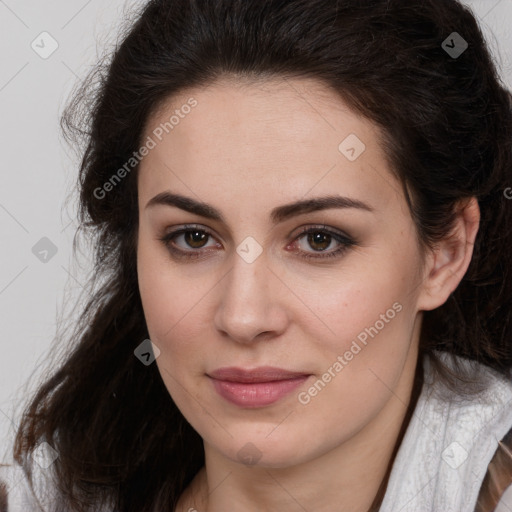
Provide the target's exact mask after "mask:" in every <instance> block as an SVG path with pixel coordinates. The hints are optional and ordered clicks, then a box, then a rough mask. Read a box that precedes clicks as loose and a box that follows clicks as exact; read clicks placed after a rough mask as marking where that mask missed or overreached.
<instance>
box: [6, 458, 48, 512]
mask: <svg viewBox="0 0 512 512" xmlns="http://www.w3.org/2000/svg"><path fill="white" fill-rule="evenodd" d="M0 512H47V511H46V510H45V509H44V508H43V506H42V504H41V503H40V502H39V500H38V499H37V498H36V496H35V494H34V491H33V489H32V486H31V485H30V482H29V479H28V476H27V475H26V473H25V472H24V471H23V469H22V468H21V467H20V466H19V465H17V464H15V463H11V464H5V463H3V464H0Z"/></svg>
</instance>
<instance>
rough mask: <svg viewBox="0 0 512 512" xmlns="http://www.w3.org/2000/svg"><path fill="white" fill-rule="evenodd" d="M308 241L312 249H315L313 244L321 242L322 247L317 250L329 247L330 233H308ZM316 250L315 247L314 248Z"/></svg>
mask: <svg viewBox="0 0 512 512" xmlns="http://www.w3.org/2000/svg"><path fill="white" fill-rule="evenodd" d="M308 242H309V243H310V244H311V245H312V246H313V249H315V247H314V245H315V244H321V245H322V247H320V248H319V249H318V250H322V249H326V248H327V247H329V244H330V243H331V235H327V234H325V233H319V232H317V233H309V235H308ZM315 250H317V249H315Z"/></svg>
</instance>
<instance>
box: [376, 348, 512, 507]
mask: <svg viewBox="0 0 512 512" xmlns="http://www.w3.org/2000/svg"><path fill="white" fill-rule="evenodd" d="M437 355H438V356H439V357H441V358H442V359H443V361H444V362H445V364H446V365H447V366H450V367H452V365H451V363H450V361H449V359H448V358H447V357H446V354H445V353H442V352H437ZM456 359H457V360H458V361H460V362H461V364H463V365H464V366H465V367H468V368H469V367H470V365H472V364H473V365H474V363H470V362H469V361H468V360H467V359H463V358H456ZM423 363H424V365H423V367H424V371H425V373H424V375H425V384H424V386H423V389H422V392H421V394H420V396H419V398H418V402H417V404H416V407H415V410H414V414H413V416H412V418H411V421H410V423H409V425H408V427H407V431H406V433H405V435H404V438H403V440H402V443H401V445H400V448H399V450H398V453H397V456H396V459H395V461H394V463H393V467H392V470H391V474H390V477H389V481H388V485H387V489H386V494H385V496H384V500H383V502H382V504H381V507H380V510H379V512H474V509H475V506H476V503H477V499H478V494H479V491H480V486H481V484H482V481H483V479H484V477H485V474H486V472H487V466H488V465H489V462H490V461H491V459H492V458H493V456H494V453H495V452H496V449H497V448H498V441H500V440H501V439H502V438H503V437H504V436H505V434H507V432H508V431H509V430H510V429H511V428H512V382H511V381H510V380H507V379H505V378H504V377H502V376H500V375H499V374H498V373H497V372H494V371H493V370H491V369H489V368H488V367H486V366H482V365H478V366H479V368H480V369H481V370H482V373H483V375H484V376H485V378H486V380H487V387H486V389H485V391H484V392H482V393H481V394H479V395H478V396H476V397H473V398H472V399H471V400H469V401H466V400H461V399H460V398H458V396H457V395H455V394H454V393H451V392H449V391H448V390H447V389H446V388H445V387H444V386H441V385H440V383H438V382H433V377H432V373H431V371H430V362H429V360H428V359H424V362H423ZM511 511H512V488H511V487H508V488H507V491H506V493H505V494H504V495H503V496H502V498H501V500H500V503H499V505H498V507H497V508H496V512H511Z"/></svg>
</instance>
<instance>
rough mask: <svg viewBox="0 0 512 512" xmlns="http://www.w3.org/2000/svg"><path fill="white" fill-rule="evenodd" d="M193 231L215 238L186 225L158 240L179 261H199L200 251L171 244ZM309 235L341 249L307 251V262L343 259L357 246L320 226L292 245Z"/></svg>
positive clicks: (313, 227)
mask: <svg viewBox="0 0 512 512" xmlns="http://www.w3.org/2000/svg"><path fill="white" fill-rule="evenodd" d="M191 231H199V232H201V233H204V234H206V235H207V236H209V237H212V238H213V235H212V234H211V233H209V232H208V231H207V230H206V229H203V228H201V227H200V226H196V225H186V226H183V227H182V228H179V229H177V230H175V231H172V232H170V233H167V234H165V235H164V236H162V237H159V238H158V240H160V241H161V242H162V243H163V244H164V246H165V247H166V248H167V249H168V250H169V252H171V253H172V254H173V256H174V257H176V258H178V259H183V258H185V259H198V258H200V257H201V255H200V253H199V252H200V251H199V250H194V249H192V250H190V251H184V250H182V249H177V248H176V247H175V246H173V245H172V244H171V242H172V241H173V239H174V238H176V237H177V236H179V235H182V234H184V233H189V232H191ZM309 233H322V234H326V235H329V236H331V237H332V238H333V239H334V240H335V241H336V242H338V243H339V244H341V247H339V248H338V249H336V250H334V251H331V252H325V253H324V252H322V251H319V252H317V253H316V254H314V253H308V252H305V251H300V252H302V253H303V254H302V256H301V258H304V259H305V260H325V259H327V258H336V257H341V256H342V255H343V254H344V253H345V251H347V250H348V249H349V248H350V247H352V246H354V245H356V241H355V240H353V239H351V238H349V237H348V236H346V235H343V234H341V233H338V232H336V231H332V230H331V229H328V228H327V227H326V226H323V225H318V226H310V227H305V228H303V229H302V230H301V232H300V233H299V234H298V235H297V236H296V237H295V239H294V240H293V242H292V243H294V242H296V241H297V240H299V239H300V238H301V237H303V236H305V235H307V234H309Z"/></svg>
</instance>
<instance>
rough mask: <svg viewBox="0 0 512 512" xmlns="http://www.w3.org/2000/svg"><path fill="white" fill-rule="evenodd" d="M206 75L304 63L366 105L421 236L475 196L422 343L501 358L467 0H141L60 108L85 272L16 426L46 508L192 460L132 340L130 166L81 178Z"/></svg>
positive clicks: (97, 498) (151, 484)
mask: <svg viewBox="0 0 512 512" xmlns="http://www.w3.org/2000/svg"><path fill="white" fill-rule="evenodd" d="M453 32H457V33H458V34H459V35H460V36H461V37H462V38H463V39H464V40H465V41H467V43H468V48H467V49H466V50H465V51H464V52H463V53H462V54H461V55H459V56H457V57H454V56H453V55H450V54H449V53H447V51H445V49H444V48H443V47H442V43H443V41H444V40H446V38H447V37H448V36H450V35H451V34H452V33H453ZM221 77H232V78H234V79H235V78H239V79H248V80H256V79H265V78H271V77H281V78H293V77H303V78H306V77H307V78H314V79H316V80H319V81H322V82H323V83H324V84H326V85H328V86H329V87H331V88H332V89H333V90H334V91H336V92H337V93H339V95H340V97H341V98H343V99H344V100H345V101H346V102H348V104H349V105H350V106H351V107H352V108H353V109H355V110H356V111H357V112H359V113H361V114H362V115H364V116H365V117H367V118H368V119H370V120H371V121H373V122H374V123H376V124H377V125H378V126H379V127H380V128H381V129H382V133H383V136H384V139H383V148H384V150H385V152H386V155H387V157H388V158H389V161H390V163H391V167H392V169H393V170H394V172H395V173H396V176H397V177H398V178H399V179H400V181H401V183H402V184H403V185H404V190H405V191H408V192H410V197H409V196H408V199H409V202H410V207H411V215H412V217H413V219H414V221H415V223H416V226H417V232H418V240H419V241H420V242H421V244H422V246H423V247H425V249H427V248H431V247H434V246H435V244H436V242H438V241H439V240H441V239H443V238H445V237H446V236H447V235H448V234H449V232H450V229H451V227H452V223H453V220H454V211H455V208H456V206H457V204H459V203H460V201H463V200H465V199H467V198H470V197H476V198H477V199H478V203H479V206H480V209H481V224H480V230H479V232H478V236H477V240H476V243H475V246H474V255H473V259H472V262H471V265H470V268H469V270H468V272H467V274H466V276H465V277H464V279H463V281H462V282H461V284H460V286H459V287H458V288H457V289H456V290H455V291H454V292H453V294H452V295H451V296H450V298H449V299H448V301H447V302H446V303H445V304H444V305H443V306H442V307H439V308H438V309H436V310H434V311H430V312H426V313H425V318H424V324H423V328H422V332H421V340H420V353H421V355H424V354H427V355H428V356H429V357H431V358H432V360H434V361H436V359H437V358H436V354H435V351H436V350H442V351H448V352H450V353H452V354H457V355H462V356H466V357H468V358H470V359H472V360H474V361H478V362H481V363H484V364H485V365H487V366H489V367H492V368H494V369H495V370H496V371H498V372H500V373H501V374H503V375H508V376H510V368H511V367H512V325H511V308H510V305H511V304H512V276H511V272H512V225H511V222H512V209H511V204H510V202H507V200H506V198H505V197H504V189H505V188H506V187H507V186H512V172H511V169H512V167H511V166H512V113H511V103H510V94H509V93H508V91H507V90H506V89H505V87H504V86H503V85H502V84H501V83H500V80H499V77H498V75H497V71H496V69H495V66H494V64H493V61H492V58H491V56H490V54H489V51H488V49H487V47H486V44H485V42H484V38H483V36H482V33H481V31H480V29H479V27H478V25H477V22H476V21H475V18H474V17H473V15H472V13H471V12H470V11H469V10H468V9H467V8H465V7H463V6H462V5H461V4H460V3H459V2H458V1H455V0H422V1H421V2H411V1H410V0H337V1H335V0H287V1H283V0H257V1H250V0H152V1H150V2H148V3H147V4H146V5H145V6H144V8H143V9H142V10H141V12H140V13H138V14H137V19H136V20H135V22H134V23H132V24H131V25H130V26H129V29H128V30H127V31H126V33H125V34H123V37H122V41H121V43H120V44H119V45H118V46H117V47H116V48H115V50H114V52H113V55H112V59H111V60H106V61H105V62H104V63H102V64H100V65H98V66H97V68H96V69H95V70H94V71H93V72H92V73H91V74H90V75H89V77H88V79H87V80H86V82H85V84H84V85H83V87H82V88H81V89H80V90H79V91H78V92H77V94H76V96H75V97H74V99H73V101H72V102H71V103H70V104H69V108H68V109H67V111H66V112H65V115H64V116H63V122H62V124H63V128H64V130H65V134H66V136H67V137H68V140H70V141H71V142H72V143H74V144H76V145H77V147H79V145H80V144H83V146H80V147H82V148H83V154H82V155H83V158H82V161H81V167H80V175H79V183H78V187H79V191H80V211H79V218H80V228H79V230H78V232H77V238H76V239H75V242H76V240H78V235H80V236H82V235H84V236H85V237H86V238H88V239H90V240H91V241H92V242H93V247H94V248H95V260H94V264H95V274H94V276H93V277H92V278H91V281H90V283H89V288H88V290H89V291H90V293H91V296H90V297H89V300H88V302H87V304H86V306H85V307H84V308H83V310H82V311H81V316H80V319H79V321H78V322H77V323H76V325H75V326H74V329H73V332H72V334H70V335H69V336H68V337H67V340H66V342H67V343H68V344H69V353H68V354H67V355H66V357H65V359H64V360H63V361H62V363H61V364H59V367H58V369H57V370H56V371H54V373H53V374H52V375H51V376H50V377H49V378H48V379H47V380H46V381H45V382H44V383H43V384H42V385H41V386H40V387H39V389H38V391H37V393H36V394H35V396H34V397H33V398H32V400H31V403H30V404H29V406H28V407H27V409H26V411H25V414H24V416H23V419H22V423H21V426H20V429H19V431H18V434H17V438H16V443H15V458H16V460H17V461H18V463H20V464H22V465H24V467H26V468H27V471H28V473H29V474H30V468H29V466H30V458H29V455H30V453H31V451H32V450H33V449H34V448H35V446H36V445H37V444H38V443H39V442H41V441H43V440H46V441H48V443H50V444H51V445H52V446H53V447H54V448H55V449H56V450H57V452H58V453H59V458H58V459H57V461H55V463H54V470H55V472H56V485H57V486H58V490H59V492H60V493H61V495H62V496H61V497H60V499H59V505H58V506H60V507H62V508H58V510H66V511H74V510H98V508H99V505H100V504H109V505H110V506H111V507H112V508H113V509H114V510H118V511H123V512H149V511H153V510H172V509H173V507H174V506H175V505H176V502H177V500H178V498H179V496H180V495H181V493H182V491H183V490H184V488H185V487H186V486H187V485H188V483H189V482H190V481H191V479H192V478H193V476H194V475H195V474H196V473H197V471H198V470H199V469H200V467H201V466H202V465H203V464H204V453H203V444H202V439H201V437H200V436H199V435H198V434H197V432H195V431H194V429H193V428H192V427H191V426H190V424H189V423H188V422H187V421H186V420H185V419H184V417H183V416H182V414H181V413H180V411H179V410H178V408H177V407H176V405H175V404H174V402H173V400H172V398H171V397H170V395H169V393H168V391H167V390H166V388H165V386H164V384H163V382H162V379H161V377H160V374H159V372H158V368H157V366H156V365H154V364H153V365H150V366H148V367H146V366H144V365H143V364H141V362H140V361H139V360H138V359H137V358H136V357H135V356H134V349H135V348H136V347H137V346H138V345H139V344H140V343H141V341H142V340H144V339H145V338H148V337H149V336H148V331H147V327H146V323H145V319H144V315H143V310H142V305H141V300H140V296H139V291H138V282H137V272H136V240H137V231H138V206H137V187H136V184H137V180H136V174H137V172H136V171H137V169H136V168H134V169H133V171H132V172H130V173H128V175H127V176H126V177H125V178H124V179H123V180H122V181H120V182H119V183H118V184H116V186H115V187H113V189H112V190H111V191H109V192H108V193H107V194H105V196H104V197H102V198H98V197H97V195H98V194H97V193H96V194H95V191H97V190H98V189H100V188H101V187H103V185H104V184H105V183H106V182H108V180H109V179H110V178H111V177H112V176H113V175H114V174H115V173H116V172H117V170H118V169H120V168H122V167H123V165H125V164H126V162H127V161H128V160H129V159H130V158H131V157H132V154H133V153H134V152H135V151H137V150H138V149H139V148H140V146H141V144H142V143H143V140H142V136H143V130H144V128H145V126H146V125H147V122H148V118H149V117H150V115H151V114H152V113H153V112H155V111H156V110H157V109H158V108H159V106H160V105H162V103H163V102H164V101H166V100H167V99H168V98H169V97H170V96H172V95H174V94H176V93H178V92H181V91H183V90H185V89H186V88H189V87H193V86H202V85H209V84H211V83H213V82H214V81H215V80H216V79H218V78H221ZM438 368H439V372H440V376H441V377H442V378H443V379H445V380H446V381H447V383H448V382H449V381H450V375H449V372H447V371H446V370H444V369H443V367H442V365H438ZM460 382H463V380H459V383H460ZM459 390H460V392H461V393H464V392H465V388H464V389H463V386H462V385H459ZM55 510H57V508H56V509H55Z"/></svg>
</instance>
